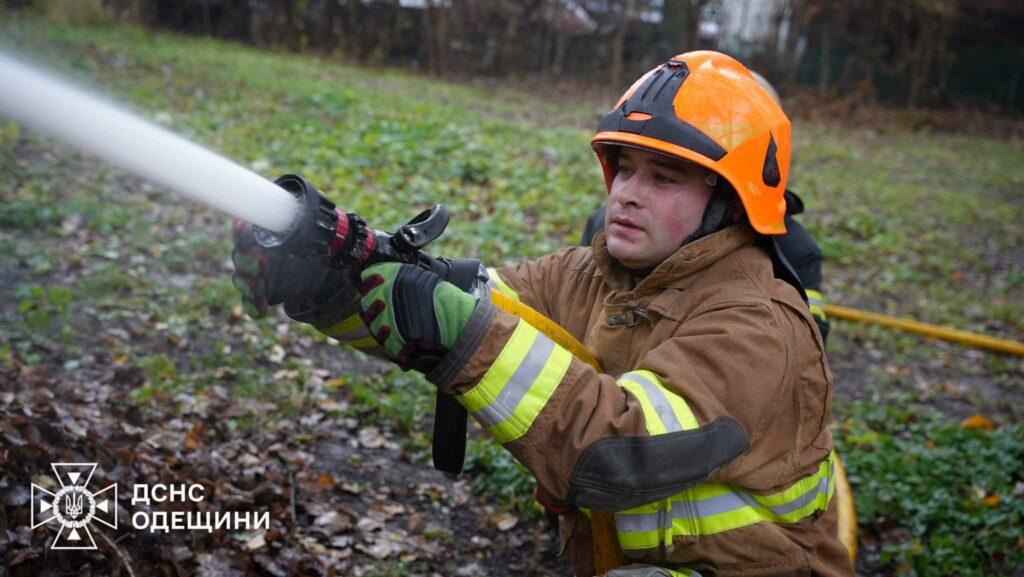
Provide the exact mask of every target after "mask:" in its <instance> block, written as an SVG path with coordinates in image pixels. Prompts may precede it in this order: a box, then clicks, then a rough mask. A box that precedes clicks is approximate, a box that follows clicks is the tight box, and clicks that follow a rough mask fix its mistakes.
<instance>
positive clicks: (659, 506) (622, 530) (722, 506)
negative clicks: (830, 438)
mask: <svg viewBox="0 0 1024 577" xmlns="http://www.w3.org/2000/svg"><path fill="white" fill-rule="evenodd" d="M835 487H836V485H835V454H834V453H830V454H829V457H828V459H826V460H824V461H822V462H821V464H820V465H819V466H818V471H817V472H816V473H815V474H813V475H810V476H808V477H805V478H803V479H800V480H799V481H797V482H796V483H794V484H793V485H791V486H790V487H789V488H787V489H786V490H784V491H781V492H778V493H774V494H771V495H755V494H753V493H750V492H748V491H744V490H742V489H740V488H738V487H733V486H731V485H727V484H723V483H707V484H703V485H697V486H696V487H692V488H690V489H687V490H685V491H683V492H681V493H678V494H676V495H674V496H672V497H669V498H668V499H665V500H662V501H658V502H657V503H651V504H648V505H642V506H640V507H634V508H633V509H629V510H626V511H621V512H619V513H616V514H615V525H616V528H617V531H618V534H619V543H620V544H621V545H622V547H623V549H650V548H654V547H658V546H659V545H662V544H664V545H668V544H670V543H671V542H672V538H673V537H674V536H676V535H685V536H700V535H713V534H715V533H721V532H723V531H728V530H731V529H737V528H739V527H746V526H748V525H753V524H755V523H761V522H771V523H796V522H798V521H800V520H801V519H804V518H806V517H808V516H810V515H811V514H813V513H815V512H816V511H824V510H825V509H827V508H828V503H829V501H830V500H831V499H832V496H833V495H834V494H835Z"/></svg>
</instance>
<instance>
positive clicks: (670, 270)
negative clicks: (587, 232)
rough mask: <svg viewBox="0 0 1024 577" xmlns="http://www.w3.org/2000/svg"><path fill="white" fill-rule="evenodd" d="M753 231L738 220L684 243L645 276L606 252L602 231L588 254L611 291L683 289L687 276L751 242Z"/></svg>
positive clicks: (754, 236) (752, 241) (754, 235)
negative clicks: (628, 267)
mask: <svg viewBox="0 0 1024 577" xmlns="http://www.w3.org/2000/svg"><path fill="white" fill-rule="evenodd" d="M755 239H756V234H755V233H754V230H753V229H752V228H750V225H748V224H747V223H740V224H736V225H733V226H730V227H729V228H726V229H725V230H721V231H718V232H716V233H714V234H710V235H708V236H706V237H704V238H702V239H700V240H697V241H695V242H692V243H690V244H687V245H684V246H682V247H680V248H679V250H677V251H676V252H675V253H673V254H672V256H670V257H668V258H667V259H665V260H664V261H662V263H661V264H659V265H658V266H657V267H655V268H654V270H653V271H651V273H650V274H648V275H647V276H646V277H642V278H640V277H638V276H637V275H636V273H635V272H634V271H631V270H630V269H627V268H626V267H624V266H622V265H621V264H620V263H619V262H618V261H616V260H615V259H614V258H612V256H611V255H610V254H608V243H607V241H606V239H605V234H604V230H601V231H600V232H599V233H597V235H596V236H595V237H594V241H593V244H592V255H593V258H594V261H595V262H596V263H597V267H598V269H599V270H600V271H601V273H602V274H603V275H604V278H605V282H607V283H608V285H609V286H611V287H612V289H614V290H615V291H630V290H631V291H635V292H647V291H659V290H663V289H666V288H685V285H686V284H687V278H688V277H690V276H691V275H692V274H694V273H696V272H698V271H700V270H702V269H704V268H706V267H707V266H709V265H711V264H712V263H714V262H717V261H718V260H720V259H721V258H722V257H724V256H726V255H728V254H729V253H731V252H733V251H735V250H738V249H740V248H742V247H745V246H748V245H750V244H753V243H754V240H755Z"/></svg>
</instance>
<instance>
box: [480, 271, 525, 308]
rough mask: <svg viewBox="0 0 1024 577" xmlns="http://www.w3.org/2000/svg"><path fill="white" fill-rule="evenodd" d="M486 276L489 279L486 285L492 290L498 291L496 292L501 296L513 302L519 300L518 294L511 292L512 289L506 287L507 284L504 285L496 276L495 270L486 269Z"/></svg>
mask: <svg viewBox="0 0 1024 577" xmlns="http://www.w3.org/2000/svg"><path fill="white" fill-rule="evenodd" d="M487 276H488V278H490V281H489V282H488V283H487V284H489V285H491V287H492V288H496V289H498V291H499V292H501V294H503V295H505V296H507V297H508V298H510V299H512V300H514V301H518V300H519V293H517V292H516V291H514V290H512V287H510V286H508V285H507V284H505V281H503V280H501V277H500V276H498V271H497V269H494V268H488V269H487Z"/></svg>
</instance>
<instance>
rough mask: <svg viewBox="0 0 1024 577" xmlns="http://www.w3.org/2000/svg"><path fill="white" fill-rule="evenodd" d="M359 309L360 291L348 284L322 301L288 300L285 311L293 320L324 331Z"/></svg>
mask: <svg viewBox="0 0 1024 577" xmlns="http://www.w3.org/2000/svg"><path fill="white" fill-rule="evenodd" d="M358 311H359V291H358V290H357V289H356V287H355V286H354V284H351V283H349V284H346V285H345V286H343V287H342V288H341V289H340V290H338V291H337V292H335V293H334V294H333V295H331V297H330V298H328V299H327V300H326V301H324V302H322V303H313V302H286V303H284V312H285V314H286V315H288V317H289V318H291V319H292V320H295V321H298V322H300V323H306V324H310V325H313V327H314V328H316V329H317V330H319V331H321V332H323V330H324V329H326V328H329V327H331V326H334V325H336V324H337V323H339V322H341V321H342V320H344V319H346V318H348V317H350V316H352V315H353V314H355V313H356V312H358Z"/></svg>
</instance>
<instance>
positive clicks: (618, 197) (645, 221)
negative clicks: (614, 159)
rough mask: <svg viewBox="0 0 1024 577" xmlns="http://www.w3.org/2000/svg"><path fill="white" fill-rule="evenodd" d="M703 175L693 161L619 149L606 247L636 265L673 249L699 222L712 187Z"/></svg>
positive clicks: (649, 263)
mask: <svg viewBox="0 0 1024 577" xmlns="http://www.w3.org/2000/svg"><path fill="white" fill-rule="evenodd" d="M707 175H708V170H707V169H705V168H703V167H700V166H697V165H696V164H690V163H688V162H684V161H682V160H677V159H674V158H671V157H668V156H664V155H661V154H657V153H654V152H648V151H646V150H640V149H635V148H626V147H623V148H621V149H620V151H619V171H618V173H617V174H616V175H615V180H613V181H612V188H611V191H610V192H609V194H608V210H607V212H606V213H605V220H604V225H605V238H606V239H607V241H608V252H609V253H610V254H611V255H612V256H613V257H615V259H616V260H618V261H619V262H620V263H622V264H623V265H625V266H627V267H629V268H631V269H637V270H642V269H647V268H652V267H655V266H657V265H658V264H659V263H661V261H663V260H665V259H666V258H668V257H669V256H670V255H672V253H674V252H676V250H678V249H679V247H680V246H681V245H682V244H683V241H684V240H686V237H688V236H690V235H691V234H692V233H693V232H694V231H695V230H697V228H698V227H699V226H700V222H701V218H702V217H703V215H704V207H705V206H707V203H708V199H709V198H711V193H712V191H713V187H712V186H711V185H709V184H708V183H707V182H706V178H707Z"/></svg>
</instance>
